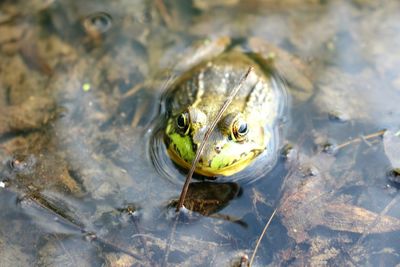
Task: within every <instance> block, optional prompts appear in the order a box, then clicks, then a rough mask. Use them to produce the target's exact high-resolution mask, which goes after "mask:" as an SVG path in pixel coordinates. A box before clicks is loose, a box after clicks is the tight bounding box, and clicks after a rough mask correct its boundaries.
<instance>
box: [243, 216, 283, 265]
mask: <svg viewBox="0 0 400 267" xmlns="http://www.w3.org/2000/svg"><path fill="white" fill-rule="evenodd" d="M276 210H277V209H274V212H272V214H271V216H270V217H269V220H268V222H267V224H266V225H265V227H264V229H263V231H262V232H261V235H260V237H259V238H258V240H257V243H256V247H255V248H254V251H253V255H251V258H250V262H249V266H250V267H251V265H252V264H253V261H254V258H255V257H256V253H257V250H258V246H259V245H260V243H261V240H262V239H263V237H264V235H265V233H266V232H267V229H268V227H269V225H270V224H271V221H272V219H273V218H274V216H275V213H276Z"/></svg>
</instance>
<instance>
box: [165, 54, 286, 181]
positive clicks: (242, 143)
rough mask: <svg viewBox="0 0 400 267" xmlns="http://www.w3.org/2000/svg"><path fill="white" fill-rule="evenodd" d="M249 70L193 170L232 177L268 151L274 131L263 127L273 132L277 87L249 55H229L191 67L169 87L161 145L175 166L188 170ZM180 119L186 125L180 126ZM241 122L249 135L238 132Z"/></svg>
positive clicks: (276, 113) (278, 95)
mask: <svg viewBox="0 0 400 267" xmlns="http://www.w3.org/2000/svg"><path fill="white" fill-rule="evenodd" d="M249 66H253V68H254V69H253V71H252V72H251V73H250V75H249V76H248V78H247V79H246V80H245V81H244V82H243V84H242V87H241V89H240V90H239V92H238V93H237V95H236V96H235V98H234V99H233V101H232V103H231V104H230V105H229V106H228V108H227V110H226V111H225V113H224V115H223V117H222V118H221V120H220V121H219V123H218V125H217V127H215V129H214V130H213V132H212V133H211V135H210V137H209V139H208V141H207V144H206V146H205V148H204V150H203V153H202V155H201V157H200V160H199V162H198V164H197V165H196V170H195V172H196V173H199V174H202V175H205V176H220V175H223V176H229V175H233V174H235V173H237V172H239V171H241V170H243V169H244V168H246V167H247V166H248V165H250V164H251V162H252V161H253V160H254V159H255V158H256V157H257V156H258V155H260V154H261V153H262V152H263V151H265V149H268V147H267V145H268V143H269V142H270V140H271V138H272V134H273V133H271V132H269V131H267V130H266V129H271V128H273V127H272V126H273V125H274V124H275V121H276V118H277V116H278V109H279V106H278V105H279V103H280V99H279V97H280V94H279V92H278V90H279V89H277V88H276V86H273V83H272V80H271V79H272V78H271V77H270V76H269V75H268V73H266V72H265V71H263V70H262V69H261V67H260V66H258V65H257V63H256V62H255V61H253V60H252V59H251V58H250V57H249V56H247V55H246V54H244V53H241V52H238V51H230V52H225V53H223V54H221V55H219V56H217V57H215V58H214V59H212V60H208V61H205V62H203V63H200V64H198V65H197V66H195V67H193V68H192V69H191V70H189V71H187V72H186V73H184V74H183V75H182V76H181V77H180V78H179V79H178V80H177V81H176V82H175V84H174V85H173V87H172V88H171V91H170V94H169V97H168V98H167V110H168V121H167V126H166V130H165V142H166V145H167V149H168V154H169V155H170V157H171V159H172V160H173V161H174V162H175V163H177V164H178V165H180V166H182V167H184V168H189V167H190V165H191V162H192V161H193V159H194V158H195V155H196V152H197V149H198V147H199V144H200V143H201V142H202V140H203V138H204V134H205V132H206V130H207V127H208V125H209V124H210V123H211V121H212V120H213V119H214V116H215V115H216V113H217V112H218V110H219V109H220V108H221V106H222V104H223V102H224V101H225V100H226V98H227V97H228V95H229V94H230V92H231V90H232V89H233V88H234V87H235V86H237V85H238V83H239V80H240V78H241V77H242V76H243V74H244V72H245V71H246V70H247V69H248V67H249ZM182 116H185V118H186V119H185V120H184V122H185V123H182V120H181V122H180V124H179V118H180V117H182ZM243 123H245V125H246V126H247V129H248V131H246V132H245V133H244V134H238V132H240V131H239V130H238V129H239V126H240V125H243ZM182 126H184V127H182ZM266 126H270V127H266Z"/></svg>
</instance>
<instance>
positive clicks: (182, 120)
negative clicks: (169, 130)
mask: <svg viewBox="0 0 400 267" xmlns="http://www.w3.org/2000/svg"><path fill="white" fill-rule="evenodd" d="M177 123H178V127H179V128H184V127H185V124H186V123H185V115H183V114H182V115H179V117H178V120H177Z"/></svg>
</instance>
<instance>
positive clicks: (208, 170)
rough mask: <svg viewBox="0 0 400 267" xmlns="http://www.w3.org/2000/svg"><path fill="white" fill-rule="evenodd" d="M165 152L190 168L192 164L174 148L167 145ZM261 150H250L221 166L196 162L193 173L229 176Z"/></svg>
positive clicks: (247, 163)
mask: <svg viewBox="0 0 400 267" xmlns="http://www.w3.org/2000/svg"><path fill="white" fill-rule="evenodd" d="M167 152H168V155H169V156H170V158H171V159H172V161H174V162H175V163H176V164H178V165H179V166H181V167H183V168H185V169H190V168H191V166H192V164H191V163H188V162H186V161H185V160H183V159H182V158H181V157H180V156H179V155H178V154H177V152H176V151H175V150H174V149H171V148H170V147H169V148H168V149H167ZM261 152H262V151H261V150H258V149H255V150H252V151H250V152H249V153H247V154H245V155H243V156H241V157H240V158H239V159H238V160H237V161H235V162H234V163H232V164H230V165H227V166H225V167H221V168H212V167H210V166H211V164H210V166H205V165H199V164H197V166H196V169H195V173H197V174H200V175H204V176H208V177H216V176H230V175H233V174H235V173H237V172H239V171H241V170H243V169H244V168H246V167H247V166H248V165H249V164H250V163H251V162H252V161H253V160H254V159H255V158H256V157H257V155H259V154H260V153H261Z"/></svg>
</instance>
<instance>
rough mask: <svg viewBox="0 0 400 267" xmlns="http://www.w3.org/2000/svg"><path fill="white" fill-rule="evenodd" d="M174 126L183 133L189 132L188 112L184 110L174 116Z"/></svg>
mask: <svg viewBox="0 0 400 267" xmlns="http://www.w3.org/2000/svg"><path fill="white" fill-rule="evenodd" d="M176 126H177V127H178V129H179V130H181V131H182V132H183V133H184V134H188V133H189V114H188V113H187V112H184V113H182V114H180V115H179V116H178V117H177V118H176Z"/></svg>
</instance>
